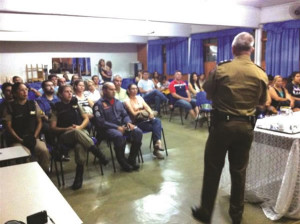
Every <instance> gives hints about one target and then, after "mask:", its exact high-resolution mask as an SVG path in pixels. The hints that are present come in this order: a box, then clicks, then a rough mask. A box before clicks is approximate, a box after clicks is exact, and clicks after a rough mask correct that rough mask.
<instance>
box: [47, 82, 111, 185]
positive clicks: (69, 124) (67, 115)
mask: <svg viewBox="0 0 300 224" xmlns="http://www.w3.org/2000/svg"><path fill="white" fill-rule="evenodd" d="M58 95H59V97H60V99H61V102H57V103H56V104H55V107H54V108H53V113H52V116H51V119H50V127H51V128H52V130H53V131H55V132H56V133H58V136H59V141H58V143H59V144H64V145H66V146H70V147H74V151H75V162H76V165H77V167H76V175H75V179H74V183H73V185H72V188H73V190H77V189H79V188H81V186H82V181H83V167H84V161H85V157H86V153H85V151H86V150H89V151H91V152H92V153H93V154H94V155H95V156H96V157H98V158H99V161H100V162H101V163H102V164H104V165H106V164H107V163H108V161H107V160H106V158H105V156H104V155H103V154H102V152H101V151H100V150H99V149H98V148H97V147H96V146H95V145H94V142H93V140H92V139H91V138H90V137H89V135H88V132H87V131H86V130H85V128H86V127H87V125H88V123H89V118H88V116H87V114H86V113H85V112H84V111H83V109H82V108H81V107H80V106H79V105H78V103H77V99H76V98H75V97H72V96H73V90H72V87H71V86H70V85H65V86H60V87H59V89H58Z"/></svg>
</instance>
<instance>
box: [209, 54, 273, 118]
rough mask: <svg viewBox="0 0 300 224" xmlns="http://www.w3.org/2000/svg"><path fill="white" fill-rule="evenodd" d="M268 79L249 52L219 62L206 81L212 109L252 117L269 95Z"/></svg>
mask: <svg viewBox="0 0 300 224" xmlns="http://www.w3.org/2000/svg"><path fill="white" fill-rule="evenodd" d="M267 84H268V78H267V75H266V73H265V72H264V71H263V70H262V69H261V68H260V67H258V66H257V65H255V64H254V63H253V62H252V61H251V59H250V56H248V55H241V56H237V57H235V58H234V59H233V60H232V61H231V62H225V63H223V64H222V63H221V64H219V65H218V67H217V69H216V70H215V71H214V73H213V74H211V75H210V76H209V79H208V80H207V81H206V82H205V83H204V86H203V88H204V90H205V91H206V93H207V98H208V99H211V100H212V102H213V103H212V105H213V108H215V109H217V110H218V111H221V112H223V113H227V114H232V115H237V116H250V115H254V113H255V110H256V106H257V105H264V104H265V102H266V98H267Z"/></svg>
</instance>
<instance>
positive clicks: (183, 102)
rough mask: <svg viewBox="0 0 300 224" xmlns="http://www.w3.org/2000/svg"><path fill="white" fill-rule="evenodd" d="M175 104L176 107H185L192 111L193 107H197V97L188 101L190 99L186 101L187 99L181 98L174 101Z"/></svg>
mask: <svg viewBox="0 0 300 224" xmlns="http://www.w3.org/2000/svg"><path fill="white" fill-rule="evenodd" d="M174 106H175V107H182V108H184V109H185V110H186V111H190V110H191V109H193V108H195V107H196V100H195V99H191V101H190V102H188V101H186V100H183V99H180V100H177V101H176V102H175V103H174Z"/></svg>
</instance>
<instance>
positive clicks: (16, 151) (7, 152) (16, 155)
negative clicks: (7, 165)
mask: <svg viewBox="0 0 300 224" xmlns="http://www.w3.org/2000/svg"><path fill="white" fill-rule="evenodd" d="M29 156H30V154H29V153H28V152H27V151H26V150H25V149H24V148H23V147H22V146H13V147H7V148H2V149H0V162H4V161H10V160H15V159H21V158H27V157H29Z"/></svg>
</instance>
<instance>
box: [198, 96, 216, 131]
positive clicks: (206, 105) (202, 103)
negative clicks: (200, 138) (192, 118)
mask: <svg viewBox="0 0 300 224" xmlns="http://www.w3.org/2000/svg"><path fill="white" fill-rule="evenodd" d="M211 105H212V102H211V100H208V99H207V98H206V92H205V91H201V92H198V93H197V95H196V106H197V107H198V108H199V115H200V114H201V113H204V115H205V117H207V125H208V126H209V124H210V113H211V111H212V106H211ZM197 125H198V119H197V120H196V122H195V129H196V128H197Z"/></svg>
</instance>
